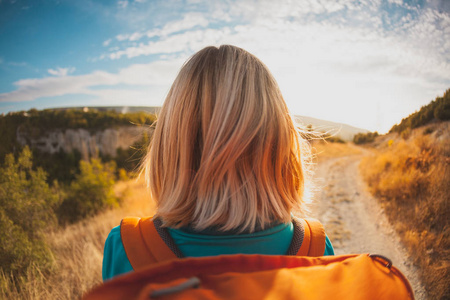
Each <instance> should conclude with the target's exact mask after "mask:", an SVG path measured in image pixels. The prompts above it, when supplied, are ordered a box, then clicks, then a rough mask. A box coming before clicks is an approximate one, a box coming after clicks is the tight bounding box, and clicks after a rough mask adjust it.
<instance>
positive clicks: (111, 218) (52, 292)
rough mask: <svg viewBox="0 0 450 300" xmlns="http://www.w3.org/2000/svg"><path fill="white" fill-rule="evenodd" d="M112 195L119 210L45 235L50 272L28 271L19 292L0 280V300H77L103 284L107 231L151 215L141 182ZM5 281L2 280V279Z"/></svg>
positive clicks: (117, 188)
mask: <svg viewBox="0 0 450 300" xmlns="http://www.w3.org/2000/svg"><path fill="white" fill-rule="evenodd" d="M115 192H116V194H117V195H118V196H120V197H122V198H123V203H124V205H123V206H122V207H121V208H117V209H114V210H109V211H106V212H104V213H101V214H99V215H97V216H95V217H93V218H90V219H87V220H84V221H82V222H80V223H77V224H74V225H71V226H68V227H66V228H64V229H60V230H57V231H52V232H49V233H48V234H47V236H46V237H47V241H48V243H49V245H50V247H51V249H52V251H53V254H54V257H53V268H52V270H51V271H50V272H49V273H48V274H42V273H41V272H40V270H39V269H36V268H31V269H30V270H29V272H28V275H27V277H26V282H25V283H24V285H23V288H22V290H21V291H18V290H17V289H16V287H15V286H14V285H12V284H9V285H6V284H7V283H8V282H9V283H10V282H11V281H8V280H2V282H3V283H5V285H6V286H2V287H1V291H0V299H79V298H80V297H81V296H82V295H83V294H84V293H86V292H87V291H88V290H90V289H91V288H92V287H93V286H95V285H97V284H100V283H101V282H102V276H101V266H102V259H103V244H104V242H105V239H106V237H107V236H108V233H109V231H110V230H111V229H112V228H113V227H114V226H117V225H119V224H120V220H121V219H122V218H123V217H124V216H127V215H133V216H145V215H151V214H152V213H153V211H154V206H153V203H152V202H151V200H150V196H149V194H148V192H147V191H146V189H145V186H144V183H143V181H142V180H138V181H134V180H131V181H127V182H119V183H117V184H116V186H115ZM3 276H5V275H3ZM3 279H5V278H3Z"/></svg>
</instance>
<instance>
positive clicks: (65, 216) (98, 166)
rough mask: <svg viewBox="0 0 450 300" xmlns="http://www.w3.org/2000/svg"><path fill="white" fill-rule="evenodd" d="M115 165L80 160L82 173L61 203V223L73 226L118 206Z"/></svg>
mask: <svg viewBox="0 0 450 300" xmlns="http://www.w3.org/2000/svg"><path fill="white" fill-rule="evenodd" d="M115 172H116V165H115V163H112V162H110V163H106V164H102V162H101V161H100V160H98V159H91V161H89V162H87V161H83V160H81V161H80V174H78V175H76V176H75V180H74V181H72V183H71V184H70V187H69V188H68V191H67V197H66V199H64V201H63V203H62V204H61V206H60V208H59V210H58V214H59V220H60V223H63V224H64V223H67V222H69V223H73V222H76V221H78V220H81V219H83V218H86V217H88V216H92V215H95V214H97V213H98V212H100V211H101V210H103V209H105V208H108V207H113V206H117V205H118V199H117V198H116V197H115V195H114V191H113V185H114V183H115Z"/></svg>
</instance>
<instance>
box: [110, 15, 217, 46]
mask: <svg viewBox="0 0 450 300" xmlns="http://www.w3.org/2000/svg"><path fill="white" fill-rule="evenodd" d="M208 24H209V21H208V20H207V19H206V18H205V17H204V16H203V15H202V14H199V13H186V14H185V15H184V17H183V19H180V20H176V21H172V22H168V23H167V24H166V25H164V27H163V28H162V29H159V28H157V29H151V30H147V31H136V32H133V33H131V34H119V35H117V36H116V39H117V40H118V41H119V42H122V41H131V42H134V41H138V40H140V39H141V38H142V37H144V36H147V37H148V38H152V37H166V36H168V35H170V34H173V33H176V32H180V31H183V30H188V29H192V28H194V27H197V26H199V27H202V28H205V27H207V26H208Z"/></svg>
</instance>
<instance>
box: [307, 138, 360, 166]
mask: <svg viewBox="0 0 450 300" xmlns="http://www.w3.org/2000/svg"><path fill="white" fill-rule="evenodd" d="M311 146H312V153H313V155H314V156H315V157H316V158H317V161H324V160H327V159H330V158H334V157H343V156H348V155H356V154H361V151H360V150H359V149H358V148H357V147H355V146H354V145H353V144H351V143H345V144H342V143H330V142H326V141H324V140H320V139H319V140H313V141H312V142H311Z"/></svg>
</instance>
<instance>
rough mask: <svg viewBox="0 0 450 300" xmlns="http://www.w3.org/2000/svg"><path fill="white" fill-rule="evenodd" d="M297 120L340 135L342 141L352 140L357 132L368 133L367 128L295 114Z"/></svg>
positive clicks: (305, 124)
mask: <svg viewBox="0 0 450 300" xmlns="http://www.w3.org/2000/svg"><path fill="white" fill-rule="evenodd" d="M295 119H296V121H297V122H299V123H300V124H302V125H304V126H308V125H310V124H311V125H312V129H313V130H315V131H320V132H327V133H329V134H330V135H332V136H336V137H340V138H341V139H343V140H344V141H352V140H353V137H354V136H355V134H357V133H368V132H369V130H366V129H362V128H357V127H353V126H350V125H347V124H343V123H336V122H331V121H325V120H320V119H316V118H311V117H305V116H295Z"/></svg>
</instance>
